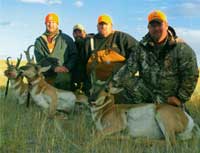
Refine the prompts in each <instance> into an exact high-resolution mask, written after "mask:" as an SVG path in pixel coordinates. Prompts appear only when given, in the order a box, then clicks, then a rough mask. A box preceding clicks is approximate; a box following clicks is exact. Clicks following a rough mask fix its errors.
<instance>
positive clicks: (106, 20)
mask: <svg viewBox="0 0 200 153" xmlns="http://www.w3.org/2000/svg"><path fill="white" fill-rule="evenodd" d="M101 22H104V23H107V24H108V23H111V24H112V19H111V17H110V16H108V15H106V14H102V15H100V16H99V17H98V24H99V23H101Z"/></svg>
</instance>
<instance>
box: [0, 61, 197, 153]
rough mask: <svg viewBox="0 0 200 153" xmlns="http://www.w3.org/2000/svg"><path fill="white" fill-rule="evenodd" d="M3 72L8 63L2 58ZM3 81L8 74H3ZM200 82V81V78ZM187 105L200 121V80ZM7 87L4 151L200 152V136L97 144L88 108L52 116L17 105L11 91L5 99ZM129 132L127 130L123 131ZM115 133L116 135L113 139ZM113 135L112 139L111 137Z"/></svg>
mask: <svg viewBox="0 0 200 153" xmlns="http://www.w3.org/2000/svg"><path fill="white" fill-rule="evenodd" d="M0 66H1V67H0V69H1V74H2V72H3V70H4V69H5V64H4V62H3V61H0ZM0 80H1V85H5V82H4V80H5V78H4V77H3V76H0ZM199 83H200V82H199ZM199 83H198V86H197V88H196V90H195V92H194V94H193V96H192V99H191V101H190V102H188V104H187V106H188V108H189V110H190V112H191V115H192V117H193V118H194V120H195V121H196V122H197V123H198V124H199V125H200V117H199V116H200V84H199ZM4 91H5V87H1V88H0V152H1V153H200V140H198V139H195V138H194V139H192V140H190V141H185V142H179V143H178V144H177V145H175V146H174V147H173V148H168V147H167V146H166V145H164V144H160V143H157V142H154V143H150V142H151V141H150V140H149V141H148V140H146V141H144V140H141V139H124V140H122V139H118V135H114V136H109V137H108V138H107V139H105V140H104V141H102V142H100V143H99V144H97V145H96V146H95V147H94V148H89V149H88V148H87V147H86V146H87V145H88V144H92V143H93V142H94V141H95V139H96V138H95V137H94V125H93V122H92V120H91V116H90V112H89V110H88V109H86V108H85V109H83V110H80V109H77V110H76V111H75V112H74V113H73V114H71V115H70V116H69V118H68V120H58V119H57V120H49V119H48V118H47V117H46V115H45V113H43V112H42V110H41V109H40V108H38V107H37V106H35V105H32V106H31V107H30V108H26V106H25V105H17V104H16V101H15V97H13V96H12V93H11V92H9V96H8V98H7V100H4V97H3V93H4ZM121 135H123V136H126V131H125V132H124V133H121ZM113 137H114V139H113ZM111 138H112V139H111Z"/></svg>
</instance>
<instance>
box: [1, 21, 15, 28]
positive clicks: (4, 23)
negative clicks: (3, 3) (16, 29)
mask: <svg viewBox="0 0 200 153" xmlns="http://www.w3.org/2000/svg"><path fill="white" fill-rule="evenodd" d="M11 25H12V23H11V22H9V21H3V22H0V26H1V27H9V26H11Z"/></svg>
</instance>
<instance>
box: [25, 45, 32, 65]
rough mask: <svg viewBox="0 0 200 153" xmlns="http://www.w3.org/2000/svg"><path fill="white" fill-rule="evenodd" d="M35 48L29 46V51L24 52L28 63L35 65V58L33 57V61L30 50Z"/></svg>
mask: <svg viewBox="0 0 200 153" xmlns="http://www.w3.org/2000/svg"><path fill="white" fill-rule="evenodd" d="M33 46H34V45H30V46H28V48H27V51H24V53H25V54H26V59H27V61H28V63H34V58H33V57H32V59H31V56H30V49H31V47H33Z"/></svg>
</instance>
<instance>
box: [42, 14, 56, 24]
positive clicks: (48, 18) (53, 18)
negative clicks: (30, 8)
mask: <svg viewBox="0 0 200 153" xmlns="http://www.w3.org/2000/svg"><path fill="white" fill-rule="evenodd" d="M49 21H54V22H56V23H57V24H59V18H58V15H57V14H55V13H49V14H47V16H46V17H45V24H46V23H47V22H49Z"/></svg>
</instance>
